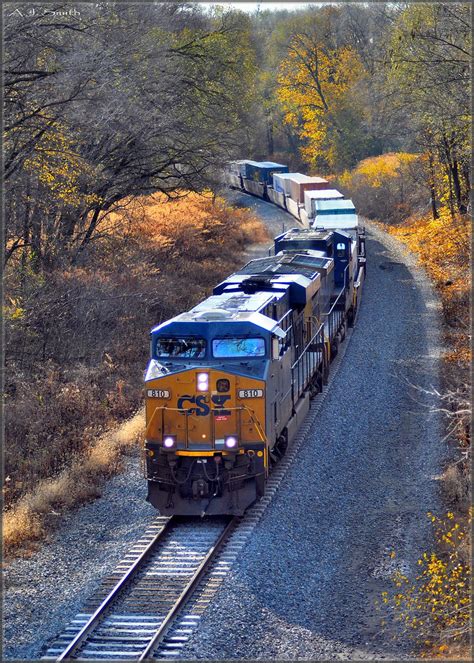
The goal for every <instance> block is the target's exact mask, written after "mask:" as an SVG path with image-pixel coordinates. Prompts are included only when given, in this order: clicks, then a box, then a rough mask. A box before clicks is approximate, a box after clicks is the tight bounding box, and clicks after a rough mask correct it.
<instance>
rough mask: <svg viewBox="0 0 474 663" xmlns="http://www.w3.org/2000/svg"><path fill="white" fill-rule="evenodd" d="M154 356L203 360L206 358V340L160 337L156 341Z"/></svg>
mask: <svg viewBox="0 0 474 663" xmlns="http://www.w3.org/2000/svg"><path fill="white" fill-rule="evenodd" d="M155 356H156V357H180V358H189V359H203V358H204V357H205V356H206V339H204V338H195V337H193V338H183V337H181V338H176V337H173V338H172V337H166V338H165V337H161V336H160V337H158V338H157V339H156V345H155Z"/></svg>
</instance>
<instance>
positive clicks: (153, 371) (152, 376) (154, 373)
mask: <svg viewBox="0 0 474 663" xmlns="http://www.w3.org/2000/svg"><path fill="white" fill-rule="evenodd" d="M167 372H168V371H167V369H166V368H165V367H164V366H162V365H161V364H159V363H158V362H157V361H156V359H152V360H151V361H150V363H149V364H148V367H147V369H146V371H145V382H148V380H156V378H161V377H163V375H165V374H166V373H167Z"/></svg>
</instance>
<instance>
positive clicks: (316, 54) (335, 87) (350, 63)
mask: <svg viewBox="0 0 474 663" xmlns="http://www.w3.org/2000/svg"><path fill="white" fill-rule="evenodd" d="M364 75H365V71H364V68H363V65H362V62H361V60H360V58H359V56H358V55H357V53H356V52H355V51H354V50H353V49H352V48H349V47H341V48H339V49H331V48H329V47H328V45H327V44H326V43H324V42H319V41H318V40H317V39H316V38H315V37H311V36H308V35H306V34H298V33H296V34H294V35H293V38H292V39H291V42H290V46H289V49H288V53H287V55H286V58H285V59H284V60H283V61H282V62H281V64H280V67H279V70H278V73H277V82H278V88H277V97H278V99H279V101H280V102H281V104H282V107H283V110H284V112H285V116H284V117H285V122H287V123H288V124H291V125H292V126H294V127H297V128H299V133H300V136H301V138H304V139H305V141H306V145H305V146H304V147H303V149H302V151H301V152H302V156H303V158H304V159H305V161H307V162H308V163H309V164H311V165H316V164H317V162H318V158H321V159H324V160H325V161H327V162H328V163H330V164H331V163H333V162H334V161H335V146H334V140H336V139H335V135H334V130H335V129H337V130H338V131H339V132H340V127H339V126H338V121H337V119H336V118H337V116H338V114H343V113H344V112H345V111H346V110H348V109H352V108H353V106H354V96H353V94H352V90H353V88H354V87H355V86H356V85H357V83H358V82H359V81H360V80H361V79H362V77H363V76H364ZM336 133H337V132H336Z"/></svg>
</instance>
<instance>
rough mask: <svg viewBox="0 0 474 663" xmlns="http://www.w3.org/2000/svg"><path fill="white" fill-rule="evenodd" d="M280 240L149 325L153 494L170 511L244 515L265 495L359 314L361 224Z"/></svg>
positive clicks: (164, 511) (150, 485) (148, 402)
mask: <svg viewBox="0 0 474 663" xmlns="http://www.w3.org/2000/svg"><path fill="white" fill-rule="evenodd" d="M274 246H275V255H271V256H268V257H266V258H259V259H256V260H252V261H251V262H249V263H248V264H247V265H245V266H244V267H243V268H242V269H240V270H239V271H237V272H236V273H234V274H232V275H231V276H229V277H228V278H227V279H226V280H225V281H223V282H222V283H220V284H219V285H218V286H216V288H215V289H214V292H213V294H212V296H211V297H209V298H208V299H206V300H205V301H203V302H201V303H200V304H198V305H197V306H195V307H194V308H193V309H191V310H190V311H188V312H186V313H182V314H181V315H178V316H176V317H175V318H173V319H171V320H169V321H167V322H164V323H163V324H161V325H159V326H157V327H155V328H154V329H153V330H152V332H151V359H150V363H149V365H148V368H147V371H146V376H145V383H146V391H145V394H146V440H145V458H146V463H145V465H146V478H147V480H148V497H147V499H148V501H149V502H151V504H153V506H155V507H156V508H157V509H158V510H159V511H160V513H161V514H163V515H172V514H175V515H204V514H209V515H216V514H234V515H240V514H243V513H244V511H245V510H246V509H247V508H248V507H249V506H250V505H251V504H252V503H253V502H255V500H257V499H258V498H259V497H260V496H262V495H263V494H264V490H265V482H266V479H267V477H268V473H269V469H270V466H271V463H272V462H274V461H276V460H277V459H278V458H279V457H281V455H282V454H283V453H284V452H285V450H286V448H287V446H288V444H291V441H292V439H293V438H294V436H295V434H296V432H297V430H298V428H299V426H300V424H301V422H302V420H303V419H304V417H305V416H306V413H307V412H308V409H309V402H310V398H311V397H312V396H313V395H314V394H316V393H318V392H319V391H320V390H321V389H322V387H323V384H324V382H325V381H326V379H327V374H328V369H329V363H330V361H331V359H332V357H333V356H334V355H335V354H336V353H337V347H338V344H339V342H340V341H341V340H343V338H344V335H345V332H346V327H347V324H352V322H353V320H354V316H355V311H356V309H357V306H358V303H359V298H360V292H361V286H362V282H363V277H364V259H363V257H361V256H360V251H359V249H360V246H361V244H360V240H359V238H358V237H357V235H356V234H352V235H351V234H349V233H346V232H343V231H338V230H325V229H324V228H321V229H314V230H299V229H292V230H290V231H289V232H287V233H284V234H282V235H280V236H278V237H277V238H275V245H274Z"/></svg>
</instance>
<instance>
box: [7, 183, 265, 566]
mask: <svg viewBox="0 0 474 663" xmlns="http://www.w3.org/2000/svg"><path fill="white" fill-rule="evenodd" d="M99 230H100V237H101V239H100V240H99V241H98V242H97V243H96V244H94V245H92V246H91V247H90V248H89V249H88V251H87V253H85V252H84V253H83V254H82V255H81V256H80V260H79V262H78V264H76V265H74V266H72V267H71V266H69V267H67V268H62V269H57V270H55V271H53V272H50V273H48V274H44V275H35V274H33V273H31V274H28V273H27V274H26V275H25V273H23V279H20V278H19V268H18V265H17V266H15V265H10V267H9V272H8V273H7V275H6V289H7V300H6V301H7V307H6V309H5V313H6V331H7V363H8V365H9V373H8V376H7V380H6V390H5V391H6V408H5V410H6V418H5V419H6V439H7V445H6V449H5V477H6V478H5V483H4V486H3V496H4V501H5V504H6V506H7V511H6V514H5V519H4V540H5V552H7V553H8V554H13V552H14V551H15V550H19V549H20V548H21V547H23V548H25V546H26V547H28V546H30V545H31V543H32V542H34V541H38V540H40V539H42V538H43V537H44V536H46V535H47V532H48V531H49V530H50V529H51V527H53V526H54V523H55V522H56V521H57V520H58V518H57V515H56V514H59V513H63V512H64V511H66V510H67V509H70V508H72V507H74V506H76V505H77V504H80V503H83V502H85V501H87V500H89V499H93V498H94V497H97V496H98V495H100V491H101V485H102V484H103V481H104V480H105V478H107V477H108V476H111V475H112V474H113V473H114V472H116V471H117V470H118V469H119V466H120V460H119V459H120V456H121V455H122V454H123V452H124V451H126V450H127V449H128V448H132V447H133V448H134V447H135V446H136V445H135V442H136V439H137V435H138V433H139V428H140V426H141V424H140V426H139V425H138V422H139V421H140V422H141V421H142V419H141V418H140V416H141V415H136V417H138V418H136V417H133V418H132V419H130V420H129V421H127V422H126V423H125V424H123V426H122V427H119V428H117V425H118V424H119V423H120V422H123V421H124V420H125V419H127V418H129V417H130V416H131V415H132V413H133V412H135V411H136V410H137V408H138V407H139V406H140V404H141V403H142V400H143V382H142V380H143V370H144V368H145V366H146V362H147V359H148V334H149V330H150V329H151V327H152V326H154V325H156V324H158V323H159V322H161V321H163V320H166V319H168V318H170V317H172V316H174V315H176V314H177V313H179V312H181V311H183V310H186V309H188V308H190V307H192V306H194V305H195V304H196V303H197V302H199V301H201V300H202V299H204V298H205V297H206V296H208V295H209V294H210V292H211V289H212V287H213V286H214V285H215V284H216V283H218V282H219V281H220V280H222V279H223V278H225V277H226V276H227V275H228V274H229V273H230V272H231V271H232V270H233V269H235V268H236V267H237V266H238V265H239V264H240V262H241V261H242V257H241V256H242V255H243V252H244V250H245V247H246V245H248V244H250V243H253V242H260V241H266V240H267V239H269V238H268V235H267V233H266V230H265V227H264V226H263V225H262V223H261V222H260V221H259V220H257V219H256V218H255V217H254V216H252V214H250V213H248V212H246V211H245V210H239V209H233V208H232V207H230V206H228V205H226V204H225V202H224V201H223V200H221V199H214V198H213V197H212V196H211V195H210V194H206V195H204V196H198V195H197V194H190V195H188V196H185V197H182V198H179V199H177V200H175V201H166V200H165V199H164V198H163V197H161V196H149V197H145V198H139V199H135V200H132V201H124V205H123V206H122V209H121V210H120V211H116V212H115V213H114V214H110V215H108V216H107V217H106V218H105V219H104V221H103V223H102V225H101V227H100V229H99ZM111 428H113V429H114V432H113V433H110V434H109V433H107V431H108V430H110V429H111Z"/></svg>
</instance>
